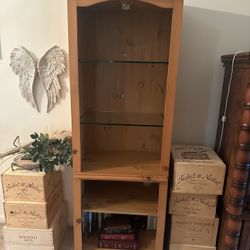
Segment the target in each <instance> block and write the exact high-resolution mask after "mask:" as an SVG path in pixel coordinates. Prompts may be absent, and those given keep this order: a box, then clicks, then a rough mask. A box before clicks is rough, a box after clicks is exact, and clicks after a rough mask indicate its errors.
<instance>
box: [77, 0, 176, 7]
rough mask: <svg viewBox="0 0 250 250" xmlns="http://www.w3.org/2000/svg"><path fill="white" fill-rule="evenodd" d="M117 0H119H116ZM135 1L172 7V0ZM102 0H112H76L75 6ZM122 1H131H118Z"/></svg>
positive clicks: (101, 0)
mask: <svg viewBox="0 0 250 250" xmlns="http://www.w3.org/2000/svg"><path fill="white" fill-rule="evenodd" d="M117 1H119V0H117ZM135 1H137V2H144V3H148V4H152V5H154V6H157V7H160V8H173V0H135ZM104 2H112V0H77V6H79V7H88V6H91V5H95V4H98V3H104ZM120 2H121V3H123V2H131V1H122V0H121V1H120Z"/></svg>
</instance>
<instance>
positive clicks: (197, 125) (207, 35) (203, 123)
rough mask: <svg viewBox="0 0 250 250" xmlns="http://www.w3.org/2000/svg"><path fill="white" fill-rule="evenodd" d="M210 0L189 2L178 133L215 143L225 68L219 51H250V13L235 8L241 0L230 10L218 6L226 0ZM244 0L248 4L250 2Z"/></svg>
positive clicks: (186, 139) (179, 138)
mask: <svg viewBox="0 0 250 250" xmlns="http://www.w3.org/2000/svg"><path fill="white" fill-rule="evenodd" d="M188 2H189V4H191V3H192V4H193V5H194V6H195V4H196V1H192V2H191V1H188ZM205 2H206V1H199V2H197V5H198V3H199V5H198V6H199V7H200V6H202V5H201V3H203V4H204V7H206V8H197V7H191V6H185V8H184V16H183V29H182V38H181V53H180V67H179V75H178V81H177V95H176V108H175V121H174V136H173V139H174V142H175V143H190V144H207V145H210V146H214V142H215V136H216V130H217V121H218V112H219V107H220V97H221V89H222V83H223V74H224V68H223V65H222V63H221V59H220V57H221V55H225V54H232V53H235V52H236V51H238V50H243V51H250V32H249V27H250V13H249V15H248V16H247V15H240V14H237V13H232V12H233V10H234V8H233V7H234V6H235V9H236V10H238V9H237V8H238V3H236V2H235V4H234V5H232V4H231V5H230V6H231V8H230V9H229V8H228V7H229V6H228V5H226V3H225V6H227V8H226V9H227V11H226V12H223V11H217V10H214V8H215V7H216V6H218V5H216V4H215V2H217V3H218V2H220V3H221V2H225V1H209V2H210V3H211V4H210V5H208V4H207V5H205ZM229 2H230V1H229ZM207 3H208V2H207ZM242 5H243V6H244V7H245V8H243V7H242V9H247V8H248V7H249V6H250V2H249V1H248V2H245V4H244V1H242V4H241V6H242ZM208 7H210V8H208ZM218 7H219V6H218ZM229 10H230V11H229Z"/></svg>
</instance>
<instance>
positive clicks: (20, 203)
mask: <svg viewBox="0 0 250 250" xmlns="http://www.w3.org/2000/svg"><path fill="white" fill-rule="evenodd" d="M2 185H3V191H4V199H5V202H4V210H5V219H6V225H5V226H4V229H3V238H4V244H5V249H6V250H29V249H30V250H33V249H36V250H55V249H59V246H60V243H61V241H62V238H63V235H64V232H65V231H66V228H67V204H66V202H65V201H63V188H62V174H61V172H49V173H45V172H35V171H28V170H24V169H16V170H15V171H13V170H12V169H8V170H7V171H5V172H4V173H3V174H2Z"/></svg>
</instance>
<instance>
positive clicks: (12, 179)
mask: <svg viewBox="0 0 250 250" xmlns="http://www.w3.org/2000/svg"><path fill="white" fill-rule="evenodd" d="M61 181H62V173H61V171H54V172H49V173H45V172H32V171H28V170H21V169H20V170H15V171H12V170H11V168H9V169H7V170H6V171H5V172H4V173H3V174H2V186H3V192H4V199H5V201H31V202H45V201H47V200H48V199H49V196H50V195H51V194H52V192H53V190H54V189H55V188H56V187H57V185H58V184H59V183H60V182H61Z"/></svg>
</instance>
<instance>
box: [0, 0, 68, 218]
mask: <svg viewBox="0 0 250 250" xmlns="http://www.w3.org/2000/svg"><path fill="white" fill-rule="evenodd" d="M0 6H1V7H0V37H1V50H2V51H1V55H2V56H1V59H0V114H1V115H0V152H3V151H5V150H6V149H8V148H11V147H12V142H13V140H14V138H15V137H16V136H17V135H19V136H20V138H21V142H22V143H25V142H28V141H29V135H30V134H31V133H33V132H34V131H54V130H64V129H66V130H70V129H71V113H70V108H71V106H70V86H69V77H68V71H67V72H66V73H64V74H63V75H61V79H62V86H63V92H62V100H61V101H60V104H59V105H57V106H55V108H54V109H53V110H52V111H51V112H50V113H49V114H47V113H46V102H47V99H46V94H45V91H44V89H43V88H42V87H41V86H40V87H39V96H40V98H39V106H41V112H40V113H38V112H37V111H36V110H35V109H34V108H32V107H31V105H29V104H27V103H26V102H25V100H24V99H23V98H22V97H21V94H20V91H19V88H18V82H19V81H18V77H17V76H16V75H15V74H14V73H13V72H12V71H11V68H10V67H9V56H10V53H11V51H12V50H13V48H14V47H16V46H18V45H22V46H24V47H26V48H27V49H28V50H29V51H30V52H32V53H33V54H34V55H35V56H36V57H37V58H40V57H41V56H42V55H43V54H44V53H45V51H46V50H48V49H49V48H51V47H52V46H54V45H58V46H60V47H61V48H62V49H63V50H64V51H65V52H66V57H68V35H67V30H68V27H67V1H66V0H53V1H50V0H42V1H40V0H25V1H23V0H12V1H4V0H0ZM0 163H1V162H0ZM9 164H10V161H5V162H2V164H1V165H0V171H1V172H2V171H3V170H4V169H6V168H8V167H9ZM65 175H68V176H67V178H65V184H66V186H67V188H65V192H66V197H67V199H68V200H71V193H70V192H71V191H70V190H71V177H70V176H71V173H70V170H68V171H67V173H65ZM2 201H3V198H2V191H1V188H0V203H2ZM0 216H1V217H0V218H2V216H3V208H2V206H1V205H0Z"/></svg>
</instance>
